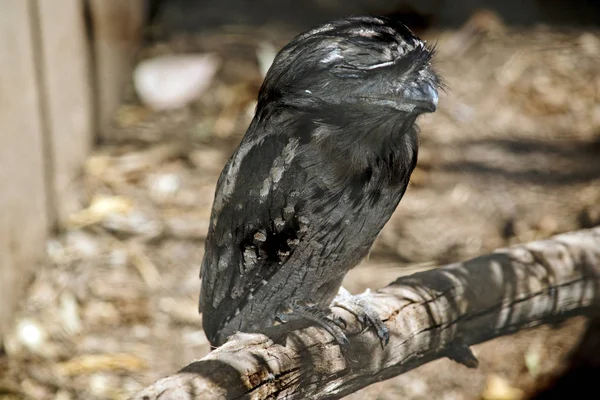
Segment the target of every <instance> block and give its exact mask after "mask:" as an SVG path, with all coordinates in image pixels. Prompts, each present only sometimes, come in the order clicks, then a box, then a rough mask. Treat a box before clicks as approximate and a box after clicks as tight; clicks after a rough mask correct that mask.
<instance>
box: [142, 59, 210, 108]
mask: <svg viewBox="0 0 600 400" xmlns="http://www.w3.org/2000/svg"><path fill="white" fill-rule="evenodd" d="M220 64H221V62H220V60H219V58H218V57H217V56H216V55H215V54H195V55H169V56H161V57H156V58H151V59H148V60H144V61H142V62H141V63H140V64H139V65H138V66H137V67H136V69H135V71H134V73H133V83H134V86H135V90H136V92H137V94H138V96H139V97H140V100H141V101H142V102H143V103H144V104H145V105H147V106H148V107H150V108H152V109H155V110H168V109H176V108H181V107H183V106H185V105H186V104H188V103H190V102H192V101H193V100H195V99H197V98H198V97H199V96H200V95H201V94H202V93H203V92H204V91H205V90H206V89H207V88H208V86H209V85H210V83H211V82H212V80H213V78H214V76H215V74H216V72H217V70H218V69H219V66H220Z"/></svg>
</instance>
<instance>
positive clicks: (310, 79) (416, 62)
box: [258, 17, 440, 115]
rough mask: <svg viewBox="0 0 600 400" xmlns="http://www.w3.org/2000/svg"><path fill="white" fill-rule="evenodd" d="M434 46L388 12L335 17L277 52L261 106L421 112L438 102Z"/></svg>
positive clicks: (415, 113) (261, 97)
mask: <svg viewBox="0 0 600 400" xmlns="http://www.w3.org/2000/svg"><path fill="white" fill-rule="evenodd" d="M432 56H433V50H432V49H431V48H429V47H427V46H426V45H425V43H424V42H423V41H422V40H420V39H419V38H417V37H416V36H415V35H414V34H413V33H412V32H411V31H410V30H409V29H408V28H407V27H406V26H405V25H403V24H402V23H400V22H397V21H395V20H392V19H389V18H384V17H357V18H348V19H344V20H339V21H335V22H332V23H328V24H325V25H323V26H321V27H318V28H316V29H313V30H311V31H308V32H306V33H304V34H301V35H299V36H297V37H296V38H294V39H293V40H292V41H291V42H290V43H289V44H288V45H287V46H285V47H284V48H283V49H282V50H281V51H280V52H279V54H277V56H276V57H275V60H274V61H273V64H272V66H271V68H270V69H269V71H268V73H267V76H266V78H265V81H264V83H263V86H262V88H261V91H260V94H259V104H258V107H259V108H260V107H261V106H265V105H267V104H269V103H272V102H275V103H280V104H281V103H283V104H284V105H289V106H295V107H298V108H303V107H310V106H311V105H312V106H317V107H319V106H327V105H333V106H338V105H339V106H344V105H346V104H352V105H353V106H354V107H356V106H359V107H367V108H368V109H370V110H372V109H373V107H376V109H377V112H383V111H392V112H394V113H402V114H411V115H419V114H421V113H425V112H433V111H435V109H436V107H437V102H438V87H439V84H440V81H439V78H438V75H437V74H436V73H435V72H434V70H433V69H432V67H431V60H432Z"/></svg>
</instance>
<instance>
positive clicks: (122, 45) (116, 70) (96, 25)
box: [89, 0, 147, 137]
mask: <svg viewBox="0 0 600 400" xmlns="http://www.w3.org/2000/svg"><path fill="white" fill-rule="evenodd" d="M89 4H90V13H91V17H92V30H93V33H92V37H93V46H94V59H95V70H96V73H95V75H96V92H97V109H98V110H97V111H98V116H97V119H98V121H97V123H98V128H99V132H100V134H101V135H102V136H104V137H107V135H108V131H107V130H106V128H107V126H109V124H110V121H111V119H112V118H113V114H114V112H115V111H116V110H117V108H118V106H119V104H120V102H121V97H122V94H123V89H124V88H125V86H126V83H127V81H128V80H129V77H130V76H131V70H132V63H133V61H134V59H135V54H136V51H137V50H138V48H139V47H140V44H141V39H142V31H143V28H144V22H145V21H146V8H147V4H146V0H127V1H123V0H89Z"/></svg>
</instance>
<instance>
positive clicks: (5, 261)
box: [0, 0, 47, 340]
mask: <svg viewBox="0 0 600 400" xmlns="http://www.w3.org/2000/svg"><path fill="white" fill-rule="evenodd" d="M1 8H2V12H0V55H1V57H2V62H1V63H0V188H1V189H0V293H1V294H2V295H1V296H2V300H1V301H0V340H1V339H2V337H3V336H4V335H5V334H6V332H7V330H8V329H9V326H10V320H11V317H12V313H13V311H14V308H15V306H16V303H17V300H18V299H19V297H20V296H21V294H22V293H23V289H24V285H25V283H26V282H27V280H28V278H29V277H30V276H31V272H32V271H33V267H34V265H35V263H36V262H37V261H38V260H39V258H40V256H41V254H42V253H43V250H44V246H45V239H46V234H47V217H46V195H45V183H44V172H43V171H44V159H43V140H42V121H41V117H40V113H39V93H38V90H37V83H36V72H35V61H34V60H35V59H34V47H33V38H32V19H31V8H30V2H29V1H24V0H2V1H1Z"/></svg>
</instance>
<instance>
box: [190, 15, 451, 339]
mask: <svg viewBox="0 0 600 400" xmlns="http://www.w3.org/2000/svg"><path fill="white" fill-rule="evenodd" d="M434 53H435V49H434V47H432V46H428V45H427V44H426V43H425V42H424V41H422V40H421V39H419V38H418V37H416V36H415V35H414V34H413V33H412V32H411V31H410V29H409V28H408V27H406V26H405V25H404V24H402V23H401V22H400V21H397V20H395V19H391V18H387V17H375V16H361V17H350V18H343V19H339V20H334V21H331V22H327V23H325V24H322V25H320V26H318V27H316V28H314V29H311V30H309V31H307V32H304V33H301V34H299V35H298V36H296V37H295V38H294V39H292V40H291V42H289V43H288V44H287V45H285V46H284V47H283V48H282V49H281V50H280V51H279V52H278V53H277V55H276V56H275V58H274V60H273V63H272V65H271V67H270V68H269V70H268V72H267V74H266V76H265V79H264V81H263V84H262V86H261V88H260V90H259V93H258V101H257V105H256V110H255V114H254V117H253V119H252V121H251V122H250V125H249V127H248V129H247V131H246V133H245V135H244V136H243V138H242V140H241V142H240V144H239V146H238V147H237V149H236V150H235V151H234V153H233V155H232V156H231V158H230V159H229V161H228V162H227V164H226V165H225V167H224V168H223V171H222V172H221V175H220V176H219V179H218V182H217V188H216V192H215V197H214V201H213V207H212V212H211V219H210V225H209V229H208V234H207V238H206V241H205V252H204V258H203V261H202V265H201V271H200V277H201V288H200V298H199V310H200V312H201V313H202V326H203V329H204V331H205V333H206V336H207V338H208V340H209V341H210V343H211V344H212V345H213V346H219V345H222V344H223V343H224V342H225V341H227V339H228V338H229V337H231V336H232V335H233V334H235V333H236V332H247V333H253V332H259V333H260V332H262V331H264V330H265V329H267V328H269V327H271V326H273V325H276V324H279V323H285V322H288V321H290V320H295V319H298V320H304V321H309V322H310V323H316V324H317V325H320V326H322V327H324V328H325V329H326V330H327V331H328V332H329V333H331V334H332V335H333V337H334V339H335V340H336V341H337V342H338V343H339V344H348V339H347V337H346V335H345V333H344V330H343V329H344V324H343V321H339V320H337V319H336V318H335V317H334V316H332V313H331V307H332V306H334V305H335V306H340V307H343V308H346V309H348V310H350V311H352V312H353V313H354V314H355V315H356V316H357V317H358V318H359V320H360V321H361V322H363V323H365V324H368V325H369V326H370V327H374V328H375V330H376V334H377V335H378V336H379V338H380V339H381V340H382V342H384V343H387V341H388V339H389V332H388V330H387V328H386V327H385V324H384V323H383V322H382V321H381V320H380V319H379V317H378V316H377V313H375V312H373V310H372V308H371V307H370V306H369V301H368V300H369V299H368V296H363V295H351V294H350V293H349V292H347V291H345V289H344V288H343V287H341V284H342V280H343V278H344V276H345V275H346V273H347V272H348V271H349V270H350V269H352V268H353V267H355V266H356V265H357V264H358V263H359V262H360V261H361V260H362V259H363V258H365V257H366V256H367V254H368V253H369V251H370V248H371V246H372V245H373V242H374V241H375V239H376V237H377V236H378V234H379V232H380V231H381V229H382V228H383V226H384V225H385V224H386V222H387V221H388V220H389V218H390V217H391V215H392V213H393V212H394V210H395V209H396V207H397V206H398V204H399V202H400V200H401V199H402V197H403V195H404V193H405V191H406V189H407V186H408V184H409V179H410V176H411V173H412V171H413V170H414V168H415V166H416V163H417V156H418V147H419V128H418V126H417V124H416V120H417V118H418V117H419V116H420V115H422V114H424V113H431V112H434V111H435V110H436V108H437V105H438V92H439V90H440V88H442V82H441V78H440V76H439V75H438V74H437V73H436V71H435V69H434V66H433V65H432V64H433V56H434Z"/></svg>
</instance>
